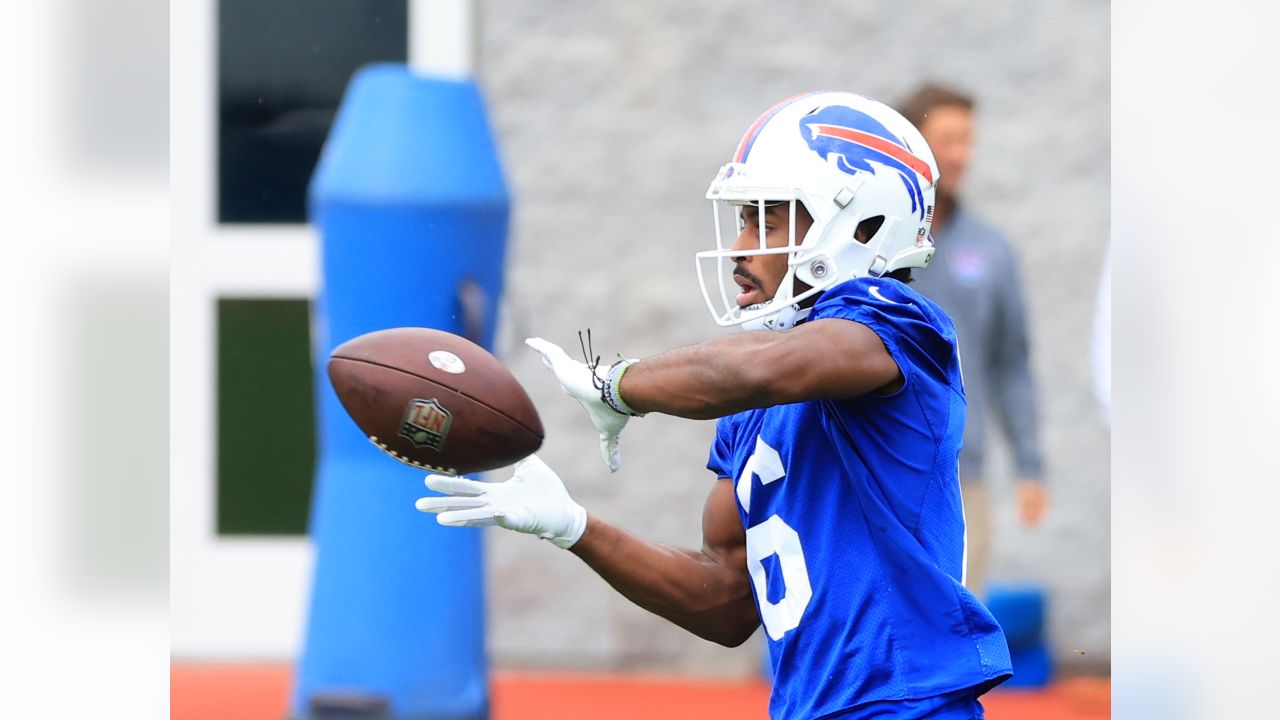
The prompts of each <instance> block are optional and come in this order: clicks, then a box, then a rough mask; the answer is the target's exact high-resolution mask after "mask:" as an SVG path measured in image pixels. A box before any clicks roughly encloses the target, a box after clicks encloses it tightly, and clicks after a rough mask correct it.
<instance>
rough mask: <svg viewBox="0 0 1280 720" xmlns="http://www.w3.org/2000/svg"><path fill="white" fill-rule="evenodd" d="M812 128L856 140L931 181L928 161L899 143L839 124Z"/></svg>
mask: <svg viewBox="0 0 1280 720" xmlns="http://www.w3.org/2000/svg"><path fill="white" fill-rule="evenodd" d="M813 128H814V129H815V130H817V131H818V133H819V134H820V135H830V136H832V137H838V138H841V139H843V140H848V141H850V142H856V143H858V144H859V145H865V146H867V147H869V148H871V149H872V150H878V151H880V152H882V153H884V154H885V155H888V156H889V157H891V158H893V159H895V160H897V161H899V162H901V163H902V164H904V165H906V166H907V167H909V168H911V169H912V170H915V171H916V172H918V173H920V174H921V175H923V176H924V179H925V180H927V181H929V182H931V183H932V182H933V169H932V168H930V167H929V163H927V162H925V161H924V160H921V159H920V158H918V157H916V156H915V155H912V154H911V153H910V152H908V151H907V149H906V148H904V147H902V146H901V145H897V144H895V143H891V142H889V141H888V140H885V139H884V138H882V137H880V136H878V135H872V134H871V133H866V132H862V131H861V130H854V129H853V128H847V127H843V126H840V125H814V126H813Z"/></svg>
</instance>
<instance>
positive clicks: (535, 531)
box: [414, 455, 587, 548]
mask: <svg viewBox="0 0 1280 720" xmlns="http://www.w3.org/2000/svg"><path fill="white" fill-rule="evenodd" d="M426 483H427V487H429V488H431V489H432V490H435V491H436V492H441V493H445V494H446V495H448V496H449V497H436V496H432V497H424V498H418V501H417V502H416V503H414V507H416V508H418V509H419V510H421V511H423V512H430V513H437V515H436V522H438V523H440V524H441V525H449V526H452V527H488V526H490V525H497V526H498V527H502V528H506V529H508V530H515V531H516V532H522V533H529V534H530V535H537V536H538V537H540V538H542V539H544V540H550V541H551V542H552V543H554V544H555V545H556V546H557V547H561V548H569V547H570V546H572V545H573V544H574V543H576V542H578V538H581V537H582V533H583V532H585V531H586V529H587V511H586V510H584V509H583V508H582V506H581V505H579V504H578V503H576V502H574V501H573V498H571V497H569V491H568V490H565V489H564V483H563V482H561V480H560V476H558V475H556V473H555V471H554V470H552V469H551V468H550V467H547V464H546V463H544V462H542V460H540V459H539V458H538V456H537V455H530V456H529V457H527V458H525V459H524V460H521V461H520V462H518V463H516V466H515V474H514V475H512V476H511V479H510V480H506V481H504V482H495V483H487V482H476V481H475V480H468V479H467V478H464V477H454V476H452V475H428V476H427V479H426Z"/></svg>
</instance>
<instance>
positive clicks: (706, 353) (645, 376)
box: [619, 333, 777, 420]
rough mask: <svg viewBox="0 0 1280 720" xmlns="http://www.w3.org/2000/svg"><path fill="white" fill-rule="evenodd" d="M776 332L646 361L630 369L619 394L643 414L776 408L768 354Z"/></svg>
mask: <svg viewBox="0 0 1280 720" xmlns="http://www.w3.org/2000/svg"><path fill="white" fill-rule="evenodd" d="M776 341H777V336H776V334H773V333H744V334H741V335H735V336H731V337H724V338H717V339H715V340H710V341H707V342H704V343H699V344H697V345H691V346H688V347H683V348H679V349H677V350H672V351H670V352H665V353H663V354H661V355H655V356H653V357H648V358H645V359H644V360H641V361H640V362H638V363H636V364H635V365H632V366H631V367H630V368H628V369H627V372H626V374H625V375H624V376H623V378H622V384H621V386H620V388H619V392H620V394H621V395H622V397H623V399H624V400H626V402H627V404H628V405H630V406H631V408H632V409H633V410H635V411H636V412H640V413H649V412H660V413H664V414H666V415H676V416H678V417H684V418H691V419H695V420H707V419H711V418H717V417H722V416H724V415H729V414H732V413H735V412H739V411H742V410H748V409H751V408H757V407H765V406H767V405H770V404H773V403H774V402H775V401H776V400H777V398H775V397H773V395H772V392H771V391H772V389H773V381H774V379H775V378H776V375H773V374H771V373H770V372H768V370H769V369H770V368H769V361H768V359H767V356H768V354H769V353H768V351H769V349H770V346H771V344H772V343H775V342H776Z"/></svg>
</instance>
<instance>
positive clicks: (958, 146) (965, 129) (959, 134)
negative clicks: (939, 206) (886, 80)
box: [920, 105, 973, 195]
mask: <svg viewBox="0 0 1280 720" xmlns="http://www.w3.org/2000/svg"><path fill="white" fill-rule="evenodd" d="M920 134H921V135H924V139H925V142H927V143H929V149H930V150H933V157H934V159H936V160H937V161H938V174H939V175H941V176H942V182H940V183H939V184H938V189H939V192H947V193H950V194H951V195H957V194H959V192H960V187H961V182H962V179H963V178H964V171H965V168H967V167H968V166H969V153H970V150H971V149H972V146H973V113H971V112H969V111H968V110H966V109H964V108H962V107H957V106H954V105H941V106H939V107H935V108H934V109H932V110H930V111H929V116H928V117H926V118H925V120H924V122H923V123H922V124H921V125H920Z"/></svg>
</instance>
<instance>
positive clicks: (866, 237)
mask: <svg viewBox="0 0 1280 720" xmlns="http://www.w3.org/2000/svg"><path fill="white" fill-rule="evenodd" d="M881 225H884V216H883V215H876V216H875V217H869V218H867V219H865V220H863V221H862V222H860V223H858V227H856V228H854V231H853V239H854V240H857V241H858V242H860V243H862V244H863V245H866V244H867V243H868V242H870V241H871V238H873V237H875V236H876V233H878V232H880V226H881Z"/></svg>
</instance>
